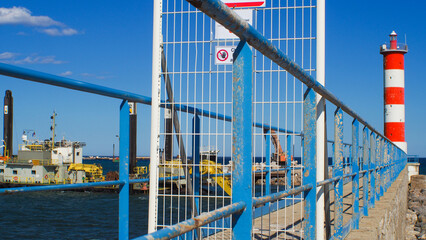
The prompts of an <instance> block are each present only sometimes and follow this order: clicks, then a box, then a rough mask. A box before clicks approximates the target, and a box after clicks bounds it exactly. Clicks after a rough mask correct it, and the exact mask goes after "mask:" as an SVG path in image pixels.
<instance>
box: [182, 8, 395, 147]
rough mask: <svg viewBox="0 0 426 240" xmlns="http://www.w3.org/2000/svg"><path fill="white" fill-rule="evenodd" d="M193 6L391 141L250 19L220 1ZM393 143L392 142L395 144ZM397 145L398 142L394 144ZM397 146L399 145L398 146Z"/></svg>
mask: <svg viewBox="0 0 426 240" xmlns="http://www.w3.org/2000/svg"><path fill="white" fill-rule="evenodd" d="M186 1H187V2H189V3H190V4H192V5H193V6H194V7H196V8H198V9H199V10H200V11H202V12H203V13H205V14H206V15H208V16H209V17H211V18H212V19H214V20H215V21H217V22H218V23H220V24H221V25H222V26H224V27H225V28H227V29H228V30H229V31H231V32H233V33H234V34H235V35H237V36H238V37H239V38H240V39H244V40H245V41H247V43H248V44H250V45H251V46H252V47H254V48H255V49H256V50H258V51H259V52H261V53H262V54H263V55H264V56H266V57H268V58H269V59H271V60H272V61H273V62H275V63H276V64H278V65H279V66H280V67H282V68H283V69H285V70H287V71H288V72H289V73H290V74H291V75H293V76H294V77H295V78H297V79H299V80H300V81H302V82H303V83H304V84H305V85H306V86H307V87H309V88H312V89H313V90H315V92H317V93H318V94H320V95H322V96H323V97H324V98H325V99H327V100H328V101H330V102H331V103H333V104H334V105H336V106H337V107H340V108H341V109H342V110H343V111H344V112H346V113H347V114H349V115H350V116H352V117H353V118H355V119H357V120H358V121H359V122H360V123H362V124H363V125H364V126H366V127H368V128H369V129H370V130H371V131H373V132H375V133H376V134H377V135H379V136H381V137H382V138H384V139H386V140H387V141H388V142H390V143H392V142H391V141H390V140H389V139H388V138H386V137H385V136H383V135H382V134H381V133H380V132H379V131H377V130H376V129H375V128H374V127H373V126H371V125H370V124H369V123H367V121H365V120H364V119H363V118H362V117H361V116H359V115H358V114H357V113H356V112H355V111H353V110H352V109H351V108H350V107H349V106H347V105H346V104H344V103H343V102H342V101H340V100H339V99H338V98H337V97H336V96H335V95H334V94H333V93H331V92H330V91H329V90H327V89H326V88H325V87H324V86H323V85H321V84H320V83H319V82H317V81H316V80H315V79H314V77H312V76H311V75H310V74H309V73H307V72H306V71H305V70H303V68H302V67H300V66H299V65H298V64H296V63H295V62H294V61H292V60H291V59H290V58H289V57H288V56H287V55H286V54H284V53H283V52H282V51H281V50H279V49H278V48H277V47H275V46H274V45H273V44H272V42H271V41H269V40H268V39H266V38H265V37H264V36H263V35H262V34H261V33H259V32H258V31H257V30H256V29H255V28H254V27H253V26H251V25H250V24H249V23H248V22H247V21H245V20H244V19H243V18H241V17H240V16H239V15H238V14H236V13H235V12H234V11H233V10H232V9H231V8H229V7H228V6H226V5H225V4H224V3H223V2H222V1H220V0H186ZM392 144H393V143H392ZM393 145H394V146H396V145H395V144H393ZM396 147H397V146H396Z"/></svg>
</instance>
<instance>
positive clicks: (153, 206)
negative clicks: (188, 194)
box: [148, 0, 163, 233]
mask: <svg viewBox="0 0 426 240" xmlns="http://www.w3.org/2000/svg"><path fill="white" fill-rule="evenodd" d="M153 4H154V11H153V30H152V42H153V44H152V73H151V74H152V76H151V78H152V79H151V96H152V104H151V134H150V135H151V137H150V153H149V156H150V157H149V205H148V233H152V232H155V231H156V230H157V210H158V198H157V194H158V192H157V191H158V165H159V163H160V151H159V149H160V105H159V104H160V99H161V52H162V47H161V45H160V44H162V42H163V40H162V21H163V20H162V16H161V15H162V12H163V5H162V4H163V0H156V1H154V3H153Z"/></svg>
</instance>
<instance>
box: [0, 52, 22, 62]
mask: <svg viewBox="0 0 426 240" xmlns="http://www.w3.org/2000/svg"><path fill="white" fill-rule="evenodd" d="M17 55H18V54H16V53H11V52H4V53H0V60H6V59H12V58H15V57H16V56H17Z"/></svg>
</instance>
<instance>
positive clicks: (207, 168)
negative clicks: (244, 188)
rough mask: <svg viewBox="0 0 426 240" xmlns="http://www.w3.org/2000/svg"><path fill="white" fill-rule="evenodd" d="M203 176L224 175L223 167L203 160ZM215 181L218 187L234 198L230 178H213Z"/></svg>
mask: <svg viewBox="0 0 426 240" xmlns="http://www.w3.org/2000/svg"><path fill="white" fill-rule="evenodd" d="M201 166H202V169H201V174H202V175H204V174H223V171H222V165H220V164H218V163H215V162H213V161H210V160H203V161H202V162H201ZM212 178H213V181H215V182H216V184H217V185H219V186H220V187H221V188H222V189H223V190H224V191H225V192H226V193H227V194H228V195H229V196H232V195H231V194H232V188H231V181H230V180H229V178H228V177H224V176H216V177H212Z"/></svg>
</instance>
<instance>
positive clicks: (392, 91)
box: [385, 87, 404, 104]
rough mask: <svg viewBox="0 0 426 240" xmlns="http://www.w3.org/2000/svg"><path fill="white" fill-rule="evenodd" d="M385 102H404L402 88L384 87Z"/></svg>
mask: <svg viewBox="0 0 426 240" xmlns="http://www.w3.org/2000/svg"><path fill="white" fill-rule="evenodd" d="M385 104H404V88H402V87H387V88H385Z"/></svg>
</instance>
